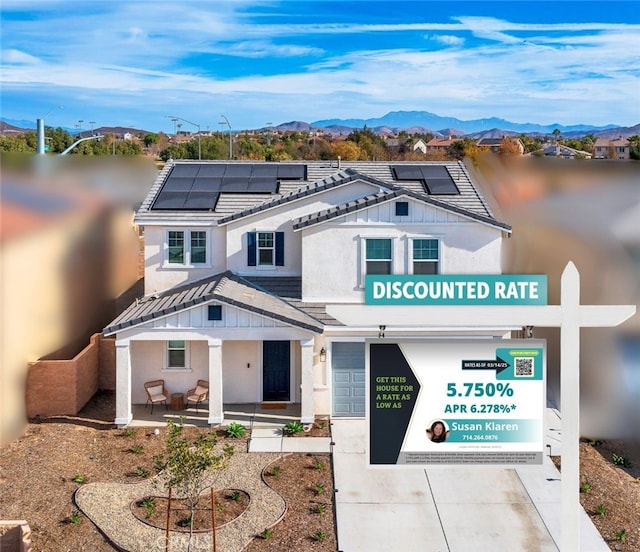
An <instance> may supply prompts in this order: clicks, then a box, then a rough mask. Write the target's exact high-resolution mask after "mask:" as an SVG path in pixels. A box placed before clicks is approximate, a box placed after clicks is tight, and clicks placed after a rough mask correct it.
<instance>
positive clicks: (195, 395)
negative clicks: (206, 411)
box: [185, 380, 209, 412]
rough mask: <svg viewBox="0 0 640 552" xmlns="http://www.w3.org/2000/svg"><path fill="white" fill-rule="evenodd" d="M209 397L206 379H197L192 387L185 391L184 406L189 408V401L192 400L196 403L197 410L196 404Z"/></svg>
mask: <svg viewBox="0 0 640 552" xmlns="http://www.w3.org/2000/svg"><path fill="white" fill-rule="evenodd" d="M208 398H209V382H208V381H206V380H198V382H197V383H196V386H195V387H194V388H193V389H189V391H187V405H186V407H185V408H189V403H190V402H192V403H194V404H195V405H196V412H198V405H199V404H200V403H201V402H203V401H206V400H207V399H208Z"/></svg>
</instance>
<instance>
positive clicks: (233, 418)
mask: <svg viewBox="0 0 640 552" xmlns="http://www.w3.org/2000/svg"><path fill="white" fill-rule="evenodd" d="M207 406H208V405H207V404H206V403H205V404H204V405H201V406H200V407H199V408H198V411H196V408H195V406H189V408H184V409H182V410H171V409H168V410H167V409H165V407H164V405H155V407H154V409H153V413H152V412H151V406H149V405H144V404H134V405H132V415H133V418H132V420H131V422H130V423H129V424H128V427H164V426H166V425H167V421H168V420H174V421H175V422H178V421H179V420H180V419H181V418H183V423H184V425H185V426H194V427H209V426H210V425H211V424H209V413H208V409H207ZM222 411H223V418H224V423H223V424H222V425H224V426H227V425H229V424H231V423H233V422H236V423H239V424H242V425H243V426H244V427H246V428H247V429H249V430H251V429H254V428H263V427H268V428H272V427H281V426H284V425H286V424H287V423H289V422H291V421H300V418H301V416H300V412H301V405H300V403H287V404H285V403H277V404H276V403H274V404H266V403H228V404H223V406H222Z"/></svg>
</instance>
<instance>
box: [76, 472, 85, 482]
mask: <svg viewBox="0 0 640 552" xmlns="http://www.w3.org/2000/svg"><path fill="white" fill-rule="evenodd" d="M73 480H74V481H75V482H76V483H86V482H87V478H86V477H85V476H84V475H82V474H81V473H79V474H77V475H76V476H75V477H74V478H73Z"/></svg>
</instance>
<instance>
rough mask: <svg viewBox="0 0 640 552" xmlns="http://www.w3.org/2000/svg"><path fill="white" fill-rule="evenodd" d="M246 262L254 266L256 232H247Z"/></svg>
mask: <svg viewBox="0 0 640 552" xmlns="http://www.w3.org/2000/svg"><path fill="white" fill-rule="evenodd" d="M247 264H248V265H249V266H256V233H255V232H248V233H247Z"/></svg>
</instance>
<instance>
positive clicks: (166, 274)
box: [144, 224, 226, 294]
mask: <svg viewBox="0 0 640 552" xmlns="http://www.w3.org/2000/svg"><path fill="white" fill-rule="evenodd" d="M168 230H182V231H184V232H185V240H187V239H188V236H189V234H188V231H189V230H204V231H206V232H207V240H208V241H207V246H208V248H209V250H208V259H209V261H210V262H209V263H208V264H207V265H206V266H202V267H188V266H180V265H169V264H167V263H165V257H166V252H165V244H166V239H167V231H168ZM144 240H145V272H144V277H145V282H144V284H145V294H150V293H155V292H156V291H162V290H165V289H169V288H171V287H173V286H176V285H179V284H182V283H184V282H186V281H188V280H197V279H199V278H204V277H206V276H210V275H211V274H217V273H219V272H224V271H225V270H226V244H225V230H224V229H223V228H219V227H217V226H215V225H214V224H208V225H206V226H195V225H192V226H149V225H147V226H145V227H144Z"/></svg>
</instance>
